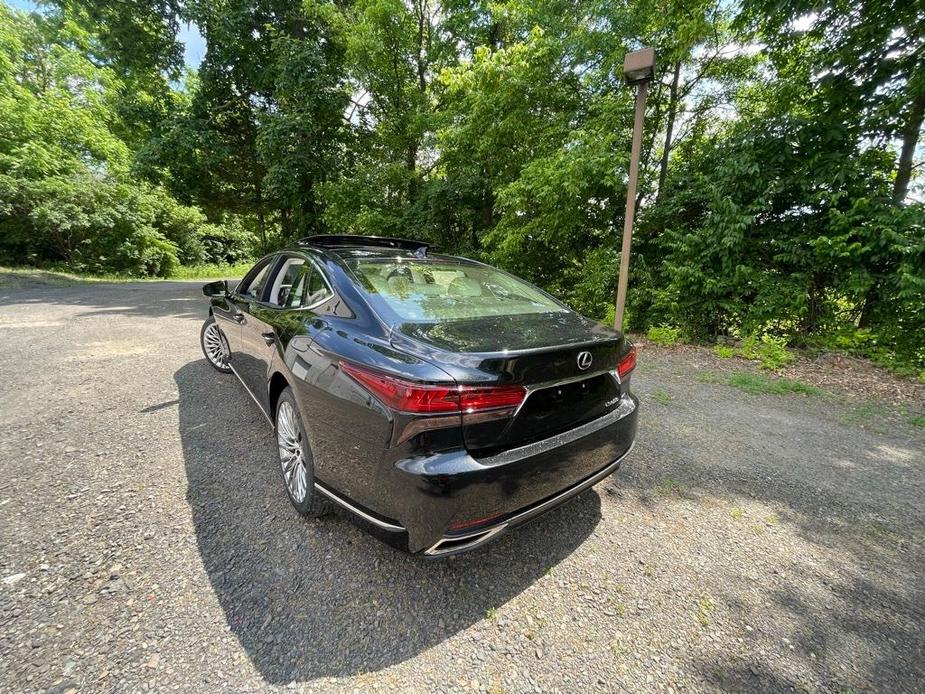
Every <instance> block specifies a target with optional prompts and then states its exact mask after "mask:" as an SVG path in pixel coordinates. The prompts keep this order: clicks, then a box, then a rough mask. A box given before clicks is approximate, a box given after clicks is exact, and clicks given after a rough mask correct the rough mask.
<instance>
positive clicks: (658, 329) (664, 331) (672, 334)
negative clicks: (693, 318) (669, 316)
mask: <svg viewBox="0 0 925 694" xmlns="http://www.w3.org/2000/svg"><path fill="white" fill-rule="evenodd" d="M646 338H647V339H648V340H649V341H650V342H654V343H655V344H657V345H661V346H662V347H670V346H671V345H677V344H680V343H681V342H684V333H683V331H682V330H681V329H680V328H672V327H671V326H668V325H659V326H652V327H651V328H649V330H648V331H647V332H646Z"/></svg>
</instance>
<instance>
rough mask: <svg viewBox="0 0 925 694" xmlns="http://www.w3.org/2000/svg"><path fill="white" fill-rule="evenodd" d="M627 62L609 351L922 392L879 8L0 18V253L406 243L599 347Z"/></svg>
mask: <svg viewBox="0 0 925 694" xmlns="http://www.w3.org/2000/svg"><path fill="white" fill-rule="evenodd" d="M182 22H193V23H195V25H196V26H197V27H198V28H199V30H200V31H201V33H202V35H203V36H204V37H205V40H206V42H207V50H206V53H205V57H204V60H203V63H202V65H201V66H200V67H199V69H198V70H197V71H195V72H193V71H190V70H185V69H184V66H183V64H182V57H181V56H182V50H181V48H182V47H181V46H180V44H179V43H178V41H177V31H178V27H179V25H180V23H182ZM642 44H646V45H652V46H654V47H655V48H656V51H657V54H658V64H657V74H656V77H655V80H654V82H653V84H652V87H651V89H650V98H649V101H648V105H647V116H646V126H645V127H646V133H645V137H644V142H643V153H642V170H641V180H640V191H639V195H638V197H637V200H636V204H637V209H638V217H637V234H636V237H635V240H634V244H635V245H634V256H633V260H632V263H633V264H632V276H631V285H630V286H631V294H630V297H629V308H628V321H629V326H630V327H631V328H633V329H638V330H646V329H648V328H650V327H655V328H657V329H658V330H662V329H668V330H673V331H676V332H677V334H679V335H683V336H685V338H687V339H712V338H715V337H716V336H718V335H731V336H736V337H741V338H747V337H751V340H752V341H753V342H754V343H755V344H772V341H773V344H777V343H778V342H779V341H780V340H779V339H778V338H782V339H784V340H787V341H789V342H791V343H804V344H805V343H817V344H823V345H826V346H834V347H838V348H844V349H848V350H852V351H855V352H861V353H866V354H869V355H871V356H874V357H877V358H879V359H881V360H883V361H885V362H888V363H892V364H905V365H911V366H912V367H913V368H915V369H917V370H919V371H922V370H923V369H925V207H923V204H922V202H921V196H922V190H921V188H920V187H917V186H918V181H920V180H921V176H920V175H919V176H918V177H917V174H921V168H922V167H921V165H922V162H921V145H920V143H919V137H920V134H921V131H922V123H923V116H925V10H923V9H922V7H921V5H920V4H919V3H910V2H907V1H904V0H860V1H859V2H847V1H846V0H812V1H810V0H742V1H741V2H740V3H738V4H731V3H727V2H720V1H718V0H693V1H685V2H680V1H679V0H653V1H652V2H646V3H636V2H628V1H625V0H624V1H621V0H616V1H613V2H600V1H599V0H590V1H586V0H531V1H529V2H527V1H526V0H499V1H494V2H483V1H482V0H444V1H443V2H441V3H439V4H438V3H437V2H436V0H352V1H350V2H328V1H326V0H247V1H245V0H228V1H226V2H223V3H218V4H216V3H211V2H205V1H204V0H189V1H187V2H179V0H130V1H127V2H120V3H103V2H99V0H54V1H53V2H48V3H47V5H46V7H45V11H44V12H43V13H41V14H33V15H26V14H23V13H20V12H16V11H11V10H9V9H7V8H6V6H4V5H0V113H2V114H3V118H2V120H0V254H2V257H3V258H4V259H5V260H6V261H12V262H19V263H25V262H28V263H42V262H50V261H57V262H64V263H66V264H68V265H71V266H73V267H75V268H79V269H87V270H91V271H102V270H107V271H113V270H114V271H122V272H128V273H135V274H150V275H167V274H170V273H171V272H172V271H173V269H174V268H175V267H176V266H177V264H196V263H202V262H234V261H237V260H239V259H241V258H242V257H247V256H249V255H251V254H253V253H257V252H259V251H260V250H262V249H264V248H266V247H272V246H274V245H277V244H279V243H281V242H283V241H285V240H288V239H292V238H296V237H299V236H302V235H305V234H310V233H317V232H345V233H376V234H395V235H411V236H419V237H424V238H427V239H429V240H431V241H434V242H435V243H437V244H438V245H439V246H440V247H441V248H442V249H443V250H447V251H450V252H458V253H465V254H469V255H474V256H478V257H481V258H484V259H486V260H488V261H490V262H493V263H496V264H499V265H502V266H504V267H506V268H509V269H510V270H512V271H514V272H516V273H518V274H520V275H523V276H525V277H527V278H529V279H531V280H533V281H535V282H537V283H538V284H540V285H542V286H544V287H546V288H547V289H549V290H550V291H552V292H554V293H555V294H557V295H558V296H560V297H562V298H563V299H565V300H566V301H568V302H569V303H571V304H572V305H573V306H574V307H575V308H576V309H578V310H580V311H583V312H585V313H587V314H589V315H593V316H597V317H599V318H603V319H606V318H607V317H608V315H609V316H612V308H611V305H612V301H613V291H614V286H615V283H616V267H617V261H618V251H617V249H618V247H619V238H620V232H621V229H622V222H623V213H624V204H625V195H626V188H625V180H626V170H627V164H628V161H627V160H628V150H629V137H630V132H629V130H630V127H631V118H632V109H633V94H632V92H631V90H629V89H628V88H626V87H625V86H624V85H623V84H622V76H621V74H620V72H621V71H620V67H621V63H622V58H623V55H624V53H625V52H626V51H627V50H629V49H632V48H635V47H638V46H639V45H642ZM917 152H918V159H919V160H918V161H917V159H916V157H917ZM608 312H609V313H608ZM762 336H765V338H764V341H762ZM756 340H757V342H755V341H756ZM774 340H777V341H774Z"/></svg>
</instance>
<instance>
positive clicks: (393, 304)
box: [350, 258, 568, 321]
mask: <svg viewBox="0 0 925 694" xmlns="http://www.w3.org/2000/svg"><path fill="white" fill-rule="evenodd" d="M350 267H351V269H352V270H353V272H354V274H355V275H356V276H357V278H358V279H359V280H360V283H361V284H362V286H363V287H364V289H365V290H366V291H367V292H369V293H370V294H376V295H379V296H380V297H381V298H382V300H383V301H385V303H386V304H388V306H389V308H391V309H392V310H393V311H394V312H395V313H396V314H397V315H398V316H399V317H400V318H401V319H402V320H405V321H435V320H456V319H469V318H480V317H483V316H512V315H523V314H528V313H559V312H564V311H567V310H568V309H566V308H564V307H563V306H562V305H561V304H559V303H558V302H556V301H555V300H554V299H552V298H551V297H550V296H548V295H547V294H545V293H543V292H542V291H540V290H539V289H537V288H536V287H534V286H532V285H530V284H527V283H526V282H524V281H523V280H519V279H517V278H516V277H512V276H511V275H508V274H507V273H504V272H501V271H500V270H496V269H494V268H491V267H487V266H484V265H474V264H470V263H462V262H454V261H452V260H445V261H444V260H416V259H409V258H395V259H381V258H368V259H367V258H362V259H356V260H353V261H351V263H350Z"/></svg>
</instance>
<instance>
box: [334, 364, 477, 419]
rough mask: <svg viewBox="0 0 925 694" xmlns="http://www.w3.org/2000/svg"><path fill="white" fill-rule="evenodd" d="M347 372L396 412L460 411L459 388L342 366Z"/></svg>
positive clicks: (346, 365) (351, 365)
mask: <svg viewBox="0 0 925 694" xmlns="http://www.w3.org/2000/svg"><path fill="white" fill-rule="evenodd" d="M340 366H341V368H342V369H343V370H344V372H345V373H347V374H349V375H350V376H352V377H353V378H354V379H355V380H356V381H358V382H359V383H361V384H362V385H364V386H365V387H366V388H367V389H368V390H369V391H370V392H371V393H373V394H374V395H375V396H376V397H378V398H379V399H380V400H382V402H384V403H385V404H386V405H388V406H389V407H391V408H392V409H393V410H400V411H401V412H415V413H421V414H430V413H440V412H459V388H458V387H457V386H435V385H423V384H419V383H412V382H410V381H405V380H402V379H400V378H394V377H392V376H385V375H383V374H380V373H376V372H375V371H368V370H366V369H363V368H360V367H358V366H354V365H353V364H346V363H341V365H340Z"/></svg>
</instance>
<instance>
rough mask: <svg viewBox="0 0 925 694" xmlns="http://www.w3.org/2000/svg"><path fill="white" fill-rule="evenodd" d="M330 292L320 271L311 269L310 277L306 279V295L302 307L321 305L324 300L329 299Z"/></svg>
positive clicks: (314, 268)
mask: <svg viewBox="0 0 925 694" xmlns="http://www.w3.org/2000/svg"><path fill="white" fill-rule="evenodd" d="M331 295H332V294H331V290H330V289H328V285H327V283H326V282H325V281H324V277H323V276H322V274H321V271H320V270H319V269H318V268H316V267H313V268H312V271H311V275H309V278H308V294H307V296H306V297H305V300H304V302H303V304H302V305H303V306H314V305H315V304H318V303H321V302H322V301H324V300H325V299H328V298H330V297H331Z"/></svg>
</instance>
